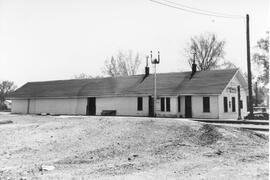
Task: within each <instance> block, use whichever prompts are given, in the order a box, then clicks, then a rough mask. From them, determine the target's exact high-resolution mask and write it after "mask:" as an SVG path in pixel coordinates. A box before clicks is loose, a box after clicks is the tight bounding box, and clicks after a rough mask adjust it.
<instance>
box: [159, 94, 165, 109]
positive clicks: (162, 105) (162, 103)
mask: <svg viewBox="0 0 270 180" xmlns="http://www.w3.org/2000/svg"><path fill="white" fill-rule="evenodd" d="M160 111H161V112H165V97H161V98H160Z"/></svg>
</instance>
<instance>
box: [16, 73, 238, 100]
mask: <svg viewBox="0 0 270 180" xmlns="http://www.w3.org/2000/svg"><path fill="white" fill-rule="evenodd" d="M237 71H238V69H227V70H213V71H200V72H196V73H195V75H194V76H193V77H192V79H190V74H191V72H177V73H160V74H157V95H178V94H221V93H222V91H223V90H224V89H225V87H226V86H227V84H228V83H229V82H230V80H231V79H232V78H233V76H234V75H235V73H236V72H237ZM153 78H154V76H153V75H152V74H151V75H149V76H148V77H146V78H144V75H135V76H128V77H116V78H111V77H110V78H100V79H80V80H79V79H72V80H59V81H44V82H29V83H26V84H25V85H23V86H22V87H21V88H19V89H18V90H16V91H15V92H14V93H13V94H12V95H11V98H35V97H43V98H45V97H77V96H81V97H86V96H122V95H123V96H125V95H127V96H128V95H135V94H137V95H139V94H144V95H150V94H152V93H153Z"/></svg>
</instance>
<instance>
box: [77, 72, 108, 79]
mask: <svg viewBox="0 0 270 180" xmlns="http://www.w3.org/2000/svg"><path fill="white" fill-rule="evenodd" d="M98 78H103V77H102V76H99V75H97V76H91V75H89V74H86V73H81V74H78V75H74V76H73V77H72V79H98Z"/></svg>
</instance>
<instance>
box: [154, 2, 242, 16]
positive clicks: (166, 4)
mask: <svg viewBox="0 0 270 180" xmlns="http://www.w3.org/2000/svg"><path fill="white" fill-rule="evenodd" d="M150 1H151V2H153V3H156V4H160V5H163V6H167V7H170V8H174V9H178V10H182V11H186V12H190V13H193V14H201V15H205V16H214V17H220V18H230V19H242V18H244V17H242V16H234V15H228V14H222V13H216V12H212V11H205V10H201V9H197V8H192V7H190V6H186V5H183V4H179V3H175V2H172V1H168V0H163V1H165V2H168V3H171V4H175V5H178V6H174V5H171V4H168V3H164V2H160V1H157V0H150ZM179 6H182V7H179ZM183 7H185V8H183ZM186 8H189V9H186Z"/></svg>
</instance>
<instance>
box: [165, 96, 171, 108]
mask: <svg viewBox="0 0 270 180" xmlns="http://www.w3.org/2000/svg"><path fill="white" fill-rule="evenodd" d="M166 111H167V112H170V111H171V99H170V98H168V97H167V98H166Z"/></svg>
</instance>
